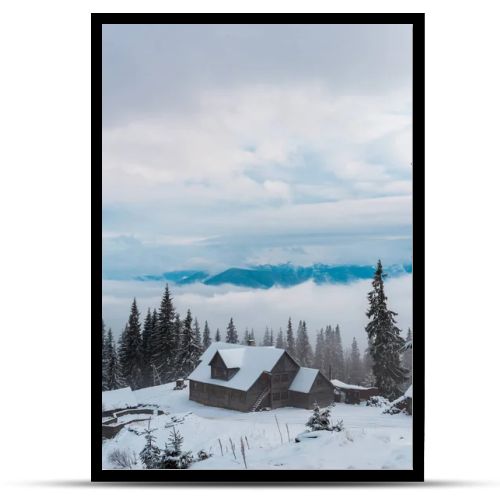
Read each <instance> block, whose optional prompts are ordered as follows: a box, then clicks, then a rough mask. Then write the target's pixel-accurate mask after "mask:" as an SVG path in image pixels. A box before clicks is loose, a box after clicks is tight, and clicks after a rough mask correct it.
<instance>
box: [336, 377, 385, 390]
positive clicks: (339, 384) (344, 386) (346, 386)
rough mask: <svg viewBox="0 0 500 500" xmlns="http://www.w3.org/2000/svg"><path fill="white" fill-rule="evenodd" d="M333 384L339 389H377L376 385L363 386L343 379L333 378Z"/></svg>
mask: <svg viewBox="0 0 500 500" xmlns="http://www.w3.org/2000/svg"><path fill="white" fill-rule="evenodd" d="M331 382H332V384H333V385H334V386H335V387H338V388H339V389H353V390H355V391H366V390H367V389H375V387H363V386H361V385H353V384H346V383H345V382H342V380H337V379H333V380H332V381H331Z"/></svg>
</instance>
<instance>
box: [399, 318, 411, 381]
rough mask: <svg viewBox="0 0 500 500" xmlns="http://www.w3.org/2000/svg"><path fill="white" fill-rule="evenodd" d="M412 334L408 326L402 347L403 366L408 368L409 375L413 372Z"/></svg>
mask: <svg viewBox="0 0 500 500" xmlns="http://www.w3.org/2000/svg"><path fill="white" fill-rule="evenodd" d="M412 350H413V335H412V333H411V329H410V328H408V332H407V333H406V342H405V345H404V348H403V359H402V362H403V366H404V367H405V368H406V370H408V374H409V377H411V374H412V372H413V355H412Z"/></svg>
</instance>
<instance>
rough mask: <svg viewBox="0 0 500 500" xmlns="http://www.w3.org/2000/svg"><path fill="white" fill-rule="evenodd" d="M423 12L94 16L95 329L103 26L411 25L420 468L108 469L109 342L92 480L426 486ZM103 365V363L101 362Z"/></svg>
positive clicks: (416, 461) (94, 369)
mask: <svg viewBox="0 0 500 500" xmlns="http://www.w3.org/2000/svg"><path fill="white" fill-rule="evenodd" d="M424 18H425V15H424V14H423V13H404V14H400V13H389V14H378V13H377V14H326V13H320V14H305V13H297V14H267V13H266V14H264V13H263V14H260V13H259V14H229V13H226V14H198V13H191V14H187V13H186V14H153V13H151V14H149V13H148V14H135V13H127V14H125V13H98V14H96V13H93V14H92V15H91V43H92V68H91V69H92V166H91V168H92V324H93V326H94V330H95V331H97V330H98V328H100V322H101V318H102V300H101V299H102V196H101V193H102V25H103V24H213V23H217V24H411V25H413V200H412V208H413V311H418V315H417V314H415V313H414V315H413V329H414V331H417V332H418V335H417V336H416V337H415V339H414V343H413V366H414V379H413V399H414V404H413V469H412V470H389V469H387V470H344V469H342V470H272V471H271V470H241V471H235V470H233V471H231V474H230V475H228V474H227V473H226V471H224V470H189V469H188V470H175V471H164V470H103V469H102V449H101V448H102V438H101V427H99V418H100V416H101V401H100V395H99V393H100V389H99V387H100V381H99V379H98V377H99V374H98V373H99V371H100V367H99V366H100V359H101V355H100V352H101V348H102V346H101V340H99V339H100V337H97V336H93V337H92V339H91V343H92V346H91V348H92V360H91V363H90V364H91V383H92V386H91V387H92V404H91V440H92V443H91V445H92V463H91V480H92V481H108V482H109V481H116V482H120V483H123V482H155V483H158V482H160V483H165V484H183V483H196V484H207V485H208V484H217V485H230V484H232V485H234V484H241V485H259V484H270V483H281V484H287V483H288V484H297V483H303V484H320V483H339V482H340V483H355V482H372V483H380V482H394V481H405V482H417V481H418V482H420V481H423V480H424V409H425V399H424V370H425V360H424V351H425V349H424V342H425V339H424V323H425V322H424V270H425V255H424V244H425V240H424V238H425V231H424V230H425V227H424V214H425V206H424V201H425V198H424V194H425V193H424V181H425V173H424V99H425V93H424V77H425V75H424V71H425V64H424V32H425V22H424ZM98 360H99V361H98Z"/></svg>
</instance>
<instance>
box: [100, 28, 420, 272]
mask: <svg viewBox="0 0 500 500" xmlns="http://www.w3.org/2000/svg"><path fill="white" fill-rule="evenodd" d="M410 238H411V26H401V25H398V26H391V25H386V26H384V25H374V26H371V25H367V26H363V25H350V26H335V25H314V26H307V25H305V26H304V25H284V26H283V25H281V26H273V25H253V26H252V25H239V26H235V25H198V26H195V25H177V26H169V25H153V26H134V25H121V26H120V25H114V26H113V25H110V26H104V27H103V250H104V261H103V272H104V276H105V277H108V278H110V277H120V278H124V277H131V276H135V275H137V274H144V273H156V272H162V271H167V270H174V269H186V268H189V269H193V268H195V269H198V268H200V269H206V270H209V271H216V270H220V269H225V268H227V267H229V266H246V265H252V264H259V263H281V262H287V261H291V262H292V263H295V264H301V265H307V264H310V263H314V262H323V263H332V264H333V263H354V264H355V263H363V264H367V263H368V264H373V263H375V262H376V260H377V259H378V258H379V257H380V258H382V259H383V261H384V262H385V263H387V264H390V263H400V262H409V261H410V260H411V239H410Z"/></svg>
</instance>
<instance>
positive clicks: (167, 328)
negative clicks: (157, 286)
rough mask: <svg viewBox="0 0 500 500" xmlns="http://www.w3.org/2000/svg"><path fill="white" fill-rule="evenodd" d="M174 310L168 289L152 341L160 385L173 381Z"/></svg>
mask: <svg viewBox="0 0 500 500" xmlns="http://www.w3.org/2000/svg"><path fill="white" fill-rule="evenodd" d="M174 322H175V309H174V304H173V302H172V297H171V296H170V291H169V289H168V284H167V285H165V292H164V294H163V297H162V301H161V304H160V309H159V311H158V316H157V320H156V328H155V331H154V335H153V339H152V362H153V364H154V367H155V369H156V371H157V373H158V375H159V377H160V378H161V382H162V383H166V382H169V381H171V380H173V372H175V366H174V365H175V359H176V357H177V352H176V347H177V346H176V345H175V343H176V339H175V331H174Z"/></svg>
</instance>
